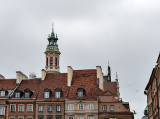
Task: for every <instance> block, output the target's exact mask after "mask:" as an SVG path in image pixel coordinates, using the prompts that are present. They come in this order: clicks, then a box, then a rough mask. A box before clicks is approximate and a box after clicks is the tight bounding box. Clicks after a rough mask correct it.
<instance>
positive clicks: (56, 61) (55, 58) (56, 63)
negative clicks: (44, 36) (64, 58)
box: [55, 57, 57, 66]
mask: <svg viewBox="0 0 160 119" xmlns="http://www.w3.org/2000/svg"><path fill="white" fill-rule="evenodd" d="M55 66H57V57H55Z"/></svg>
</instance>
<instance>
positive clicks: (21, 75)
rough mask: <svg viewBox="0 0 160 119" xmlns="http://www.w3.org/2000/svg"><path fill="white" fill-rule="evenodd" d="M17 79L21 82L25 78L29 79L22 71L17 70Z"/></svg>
mask: <svg viewBox="0 0 160 119" xmlns="http://www.w3.org/2000/svg"><path fill="white" fill-rule="evenodd" d="M16 76H17V80H16V83H20V82H21V81H22V80H23V79H28V77H27V76H26V75H25V74H23V73H22V72H21V71H16Z"/></svg>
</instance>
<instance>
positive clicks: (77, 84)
mask: <svg viewBox="0 0 160 119" xmlns="http://www.w3.org/2000/svg"><path fill="white" fill-rule="evenodd" d="M78 88H83V89H84V90H85V95H84V96H83V97H78V92H77V89H78ZM98 90H99V91H98ZM98 93H99V94H101V93H102V91H101V90H100V89H98V88H97V70H95V69H93V70H74V71H73V79H72V84H71V87H70V90H69V95H68V99H97V96H98Z"/></svg>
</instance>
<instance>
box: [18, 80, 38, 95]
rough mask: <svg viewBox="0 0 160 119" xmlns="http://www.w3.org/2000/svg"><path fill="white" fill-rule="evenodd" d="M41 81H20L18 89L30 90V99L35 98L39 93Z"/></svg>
mask: <svg viewBox="0 0 160 119" xmlns="http://www.w3.org/2000/svg"><path fill="white" fill-rule="evenodd" d="M40 82H41V79H26V80H22V81H21V83H20V85H19V87H18V89H20V90H22V91H24V90H25V89H27V88H28V89H30V90H31V91H32V92H33V94H32V96H31V97H36V96H37V94H38V92H39V85H40Z"/></svg>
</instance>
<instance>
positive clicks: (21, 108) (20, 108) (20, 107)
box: [19, 104, 24, 112]
mask: <svg viewBox="0 0 160 119" xmlns="http://www.w3.org/2000/svg"><path fill="white" fill-rule="evenodd" d="M19 112H24V105H22V104H20V105H19Z"/></svg>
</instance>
